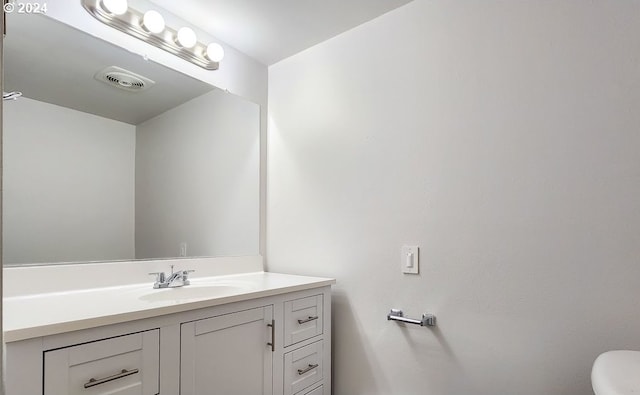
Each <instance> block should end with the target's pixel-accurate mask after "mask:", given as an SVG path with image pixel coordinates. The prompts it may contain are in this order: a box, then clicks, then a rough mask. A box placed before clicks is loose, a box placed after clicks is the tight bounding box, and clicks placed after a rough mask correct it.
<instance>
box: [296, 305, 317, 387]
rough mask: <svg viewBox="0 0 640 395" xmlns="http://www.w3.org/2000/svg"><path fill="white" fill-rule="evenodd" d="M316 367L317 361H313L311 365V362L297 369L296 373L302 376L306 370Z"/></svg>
mask: <svg viewBox="0 0 640 395" xmlns="http://www.w3.org/2000/svg"><path fill="white" fill-rule="evenodd" d="M316 318H317V317H316ZM317 367H318V364H317V363H314V364H313V365H312V364H309V366H307V367H306V368H305V369H298V375H300V376H302V375H303V374H305V373H307V372H308V371H310V370H313V369H315V368H317Z"/></svg>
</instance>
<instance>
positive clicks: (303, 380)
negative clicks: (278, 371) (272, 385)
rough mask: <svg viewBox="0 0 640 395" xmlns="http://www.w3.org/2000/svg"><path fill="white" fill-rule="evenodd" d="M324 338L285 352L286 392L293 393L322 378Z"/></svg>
mask: <svg viewBox="0 0 640 395" xmlns="http://www.w3.org/2000/svg"><path fill="white" fill-rule="evenodd" d="M322 347H323V342H322V340H320V341H318V342H315V343H312V344H310V345H308V346H304V347H301V348H299V349H297V350H294V351H291V352H288V353H286V354H284V394H285V395H292V394H295V393H296V392H300V391H301V390H303V389H305V388H307V387H309V386H310V385H313V384H315V383H317V382H318V381H320V380H322V378H323V372H322V359H323V358H322V356H323V351H322Z"/></svg>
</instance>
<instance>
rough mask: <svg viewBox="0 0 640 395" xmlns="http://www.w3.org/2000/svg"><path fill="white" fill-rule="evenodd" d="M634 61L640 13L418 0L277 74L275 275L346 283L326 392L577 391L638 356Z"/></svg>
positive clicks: (270, 203)
mask: <svg viewBox="0 0 640 395" xmlns="http://www.w3.org/2000/svg"><path fill="white" fill-rule="evenodd" d="M639 59H640V3H639V2H637V1H631V0H616V1H604V0H600V1H584V0H554V1H533V0H532V1H498V0H483V1H477V0H461V1H448V0H429V1H427V0H416V1H414V2H413V3H410V4H409V5H407V6H405V7H402V8H400V9H398V10H396V11H393V12H391V13H389V14H387V15H384V16H382V17H381V18H378V19H376V20H374V21H372V22H369V23H366V24H364V25H362V26H360V27H358V28H356V29H354V30H352V31H349V32H347V33H345V34H342V35H341V36H338V37H337V38H334V39H332V40H330V41H328V42H325V43H322V44H320V45H318V46H316V47H313V48H311V49H309V50H306V51H304V52H302V53H300V54H298V55H296V56H293V57H291V58H289V59H286V60H284V61H282V62H280V63H278V64H276V65H274V66H272V67H270V69H269V143H268V144H269V145H268V152H269V159H268V196H267V218H268V229H267V252H268V255H267V265H268V269H269V270H271V271H279V272H292V273H301V274H308V275H321V276H331V277H336V278H337V280H338V284H337V286H336V287H335V288H334V290H335V294H334V295H335V299H334V316H333V319H334V321H333V322H334V324H333V325H334V337H333V339H334V344H333V351H334V359H335V362H334V372H333V373H334V394H336V395H387V394H395V395H405V394H434V395H459V394H474V395H481V394H487V395H489V394H492V395H495V394H520V395H528V394H531V395H534V394H535V395H539V394H549V395H550V394H553V395H561V394H565V395H587V394H590V393H592V392H591V389H590V379H589V374H590V369H591V364H592V362H593V360H594V359H595V357H596V356H597V355H598V354H599V353H601V352H603V351H605V350H609V349H618V348H623V349H640V315H639V314H638V308H637V306H638V304H637V299H638V290H639V289H640V262H639V261H638V260H639V257H640V199H639V198H638V196H640V154H639V152H640V133H638V130H639V127H640V111H638V106H639V105H640V86H639V84H640V62H639ZM405 243H408V244H414V243H415V244H417V245H419V246H420V247H421V274H420V275H419V276H407V275H402V274H401V273H400V247H401V246H402V245H403V244H405ZM392 307H395V308H403V309H404V310H405V312H406V313H407V314H408V315H410V316H415V317H418V316H419V315H420V314H421V313H423V312H432V313H435V314H436V315H437V317H438V327H437V329H435V330H430V329H425V328H419V327H402V326H399V325H398V324H396V323H392V322H387V321H386V317H385V316H386V314H387V312H388V311H389V309H390V308H392Z"/></svg>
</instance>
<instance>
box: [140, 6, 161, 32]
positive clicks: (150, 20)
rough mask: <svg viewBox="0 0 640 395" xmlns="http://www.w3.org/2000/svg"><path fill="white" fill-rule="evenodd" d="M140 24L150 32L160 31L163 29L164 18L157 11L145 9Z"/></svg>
mask: <svg viewBox="0 0 640 395" xmlns="http://www.w3.org/2000/svg"><path fill="white" fill-rule="evenodd" d="M142 26H143V27H144V28H145V29H147V30H148V31H150V32H151V33H156V34H158V33H161V32H162V31H163V30H164V18H163V17H162V15H160V13H159V12H158V11H154V10H151V11H147V12H145V13H144V16H143V17H142Z"/></svg>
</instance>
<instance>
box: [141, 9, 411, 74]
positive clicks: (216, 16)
mask: <svg viewBox="0 0 640 395" xmlns="http://www.w3.org/2000/svg"><path fill="white" fill-rule="evenodd" d="M411 1H412V0H180V1H175V0H151V2H153V3H155V4H157V5H158V6H160V7H162V8H164V9H166V10H167V11H169V12H171V13H173V14H175V15H177V16H178V17H180V18H182V19H184V20H185V21H188V22H190V23H192V24H193V25H195V26H197V27H199V28H200V29H202V30H204V31H205V32H207V33H209V34H211V35H212V36H214V37H216V38H218V39H220V40H222V41H224V42H226V43H227V44H229V45H231V46H233V47H235V48H236V49H238V50H239V51H241V52H243V53H245V54H247V55H249V56H250V57H252V58H254V59H256V60H258V61H259V62H261V63H263V64H265V65H272V64H274V63H276V62H278V61H280V60H282V59H284V58H287V57H289V56H291V55H294V54H296V53H298V52H300V51H302V50H304V49H307V48H309V47H312V46H314V45H316V44H318V43H320V42H322V41H325V40H327V39H329V38H331V37H334V36H336V35H338V34H340V33H343V32H345V31H347V30H350V29H352V28H354V27H356V26H358V25H360V24H362V23H364V22H367V21H369V20H371V19H374V18H376V17H378V16H380V15H382V14H384V13H386V12H389V11H391V10H393V9H395V8H397V7H400V6H402V5H404V4H407V3H409V2H411Z"/></svg>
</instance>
